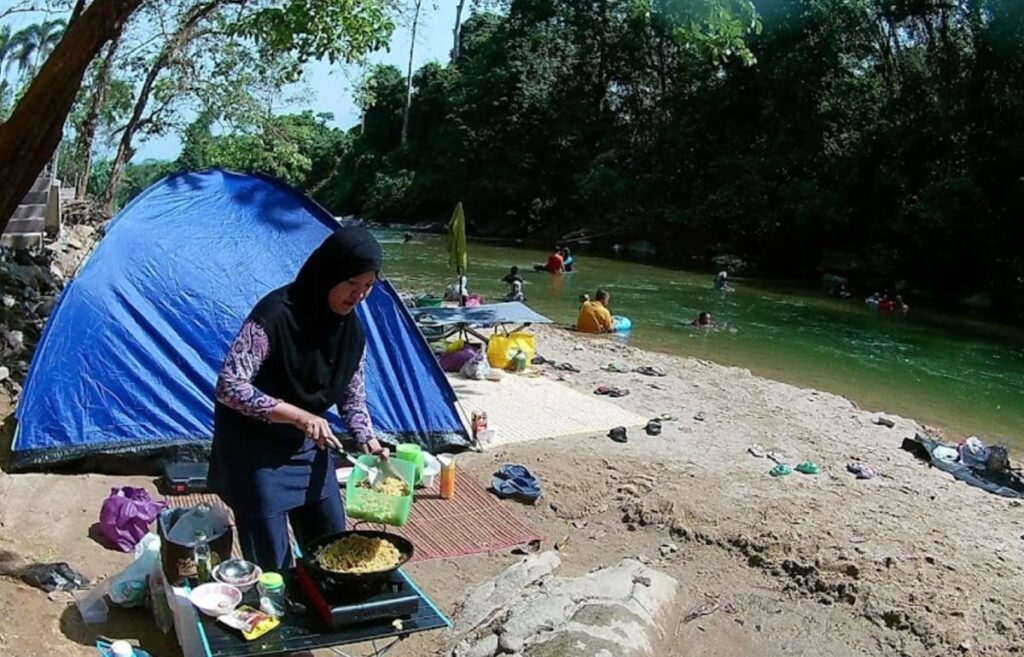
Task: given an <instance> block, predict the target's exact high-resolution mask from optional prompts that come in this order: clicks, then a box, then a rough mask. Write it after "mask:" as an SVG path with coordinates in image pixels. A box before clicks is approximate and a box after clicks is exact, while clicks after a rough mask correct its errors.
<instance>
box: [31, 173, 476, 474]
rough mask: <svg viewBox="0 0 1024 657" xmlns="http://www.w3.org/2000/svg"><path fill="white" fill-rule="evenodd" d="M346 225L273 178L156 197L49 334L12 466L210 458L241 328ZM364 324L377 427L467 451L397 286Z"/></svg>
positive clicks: (233, 178) (114, 234)
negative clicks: (217, 410)
mask: <svg viewBox="0 0 1024 657" xmlns="http://www.w3.org/2000/svg"><path fill="white" fill-rule="evenodd" d="M336 226H337V224H336V223H335V220H334V218H333V217H332V216H331V215H330V213H328V212H327V211H326V210H324V209H323V208H322V207H320V206H319V205H317V204H316V203H314V202H313V201H311V200H310V199H309V198H307V197H306V196H305V195H303V194H302V193H300V192H298V191H296V190H294V189H292V188H291V187H289V186H287V185H285V184H284V183H281V182H280V181H277V180H274V179H272V178H269V177H264V176H256V175H247V174H237V173H230V172H225V171H220V170H213V171H207V172H202V173H181V174H176V175H173V176H170V177H168V178H165V179H164V180H162V181H161V182H159V183H156V184H155V185H153V186H152V187H150V188H149V189H148V190H146V191H145V192H143V193H142V194H141V195H139V196H138V197H137V198H136V199H135V200H133V201H132V202H131V203H130V204H129V205H128V206H127V207H126V208H125V209H124V210H122V211H121V213H120V214H118V216H117V217H116V218H115V219H114V220H113V222H112V223H111V225H110V228H109V230H108V234H107V235H106V236H105V237H104V238H103V240H102V241H101V242H100V244H99V245H98V247H97V248H96V250H95V251H94V252H93V254H92V255H91V256H90V257H89V260H88V261H87V262H86V264H85V266H84V267H83V268H82V269H81V271H80V272H79V274H78V275H77V276H76V277H75V278H74V279H73V280H72V282H71V283H70V284H69V285H68V286H67V287H66V288H65V290H64V292H63V293H62V294H61V297H60V300H59V302H58V304H57V307H56V308H55V310H54V312H53V314H52V315H51V317H50V320H49V322H48V323H47V326H46V329H45V331H44V332H43V336H42V338H41V340H40V342H39V345H38V347H37V349H36V352H35V356H34V358H33V359H32V365H31V367H30V369H29V374H28V379H27V380H26V382H25V389H24V391H23V392H22V396H21V401H20V403H19V404H18V409H17V412H16V416H17V420H18V425H17V430H16V433H15V438H14V449H13V453H12V456H11V468H12V469H24V468H29V467H38V466H41V465H51V464H59V463H66V462H70V461H77V460H80V459H85V458H87V457H92V456H96V455H134V456H146V457H153V456H157V457H162V458H166V457H176V458H180V457H182V456H185V457H186V458H198V457H199V456H200V455H202V454H203V453H204V452H205V450H206V449H207V447H208V442H209V439H210V437H211V434H212V425H213V388H214V384H215V382H216V378H217V372H218V370H219V369H220V365H221V363H222V361H223V359H224V354H225V352H226V350H227V347H228V345H229V344H230V342H231V340H232V339H233V338H234V336H235V333H236V332H237V331H238V328H239V326H240V325H241V323H242V321H243V320H244V318H245V316H246V315H247V314H248V313H249V310H250V309H251V308H252V306H253V305H254V304H255V303H256V301H258V300H259V299H260V298H261V297H262V296H263V295H264V294H266V293H267V292H269V291H271V290H273V289H275V288H277V287H280V286H281V285H284V284H286V283H288V282H289V281H290V280H292V279H293V278H294V276H295V274H296V272H297V271H298V269H299V267H300V266H301V265H302V263H303V261H304V260H305V258H306V257H307V255H308V254H309V253H310V252H312V250H313V249H314V248H316V246H317V245H319V244H320V242H321V241H322V240H323V239H324V237H326V236H327V234H328V233H329V232H330V231H331V230H333V229H334V228H335V227H336ZM386 266H387V265H386V263H385V268H386ZM358 313H359V317H360V319H361V320H362V322H363V326H364V328H365V332H366V337H367V396H368V403H369V408H370V414H371V416H372V418H373V421H374V426H375V429H376V431H377V432H378V433H379V434H380V435H381V436H382V437H391V438H392V439H396V440H413V441H416V442H419V443H420V444H421V445H423V446H425V447H426V448H427V449H429V450H430V451H434V452H436V451H443V450H445V449H451V448H453V447H463V446H466V445H468V441H467V437H466V433H465V429H464V428H463V426H462V423H461V421H460V420H459V415H458V412H457V411H456V409H455V401H456V400H455V394H454V392H453V391H452V389H451V386H450V385H449V383H448V381H447V379H445V377H444V374H443V373H442V372H441V370H440V368H439V367H438V365H437V363H436V361H435V360H434V358H433V356H432V354H431V353H430V350H429V347H428V346H427V344H426V342H424V340H423V338H422V337H421V336H420V335H419V332H418V331H417V330H416V327H415V324H414V323H413V320H412V318H411V317H410V315H409V314H408V311H407V310H406V309H405V307H404V306H403V305H402V303H401V302H400V300H399V298H398V294H397V293H396V291H395V289H394V288H393V287H392V286H391V285H390V284H389V283H387V282H386V281H385V282H382V283H381V284H379V285H377V286H376V287H375V289H374V291H373V293H372V294H371V295H370V297H369V299H367V301H366V302H365V303H364V304H362V305H361V306H360V307H359V309H358ZM330 419H331V421H332V422H333V423H334V424H335V425H336V427H337V428H340V427H341V424H340V423H339V421H338V418H337V416H336V415H332V416H331V418H330Z"/></svg>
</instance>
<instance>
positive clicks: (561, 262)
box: [548, 249, 565, 274]
mask: <svg viewBox="0 0 1024 657" xmlns="http://www.w3.org/2000/svg"><path fill="white" fill-rule="evenodd" d="M548 273H549V274H562V273H565V259H564V258H562V252H561V251H560V250H558V249H555V252H554V253H552V254H551V255H550V256H549V257H548Z"/></svg>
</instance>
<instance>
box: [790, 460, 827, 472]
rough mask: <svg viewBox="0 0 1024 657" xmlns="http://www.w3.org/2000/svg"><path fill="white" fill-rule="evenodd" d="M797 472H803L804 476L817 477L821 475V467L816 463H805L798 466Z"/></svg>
mask: <svg viewBox="0 0 1024 657" xmlns="http://www.w3.org/2000/svg"><path fill="white" fill-rule="evenodd" d="M796 471H797V472H802V473H803V474H808V475H816V474H821V466H820V465H818V464H817V463H815V462H814V461H804V462H803V463H801V464H800V465H798V466H796Z"/></svg>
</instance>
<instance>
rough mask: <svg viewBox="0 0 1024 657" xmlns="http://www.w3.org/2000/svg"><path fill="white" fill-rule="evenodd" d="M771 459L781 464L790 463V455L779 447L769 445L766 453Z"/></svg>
mask: <svg viewBox="0 0 1024 657" xmlns="http://www.w3.org/2000/svg"><path fill="white" fill-rule="evenodd" d="M764 455H765V456H767V457H768V459H769V460H771V461H775V462H776V463H778V464H779V465H789V457H788V456H786V453H785V452H783V451H782V450H781V449H779V448H778V447H769V448H768V450H767V451H766V452H765V454H764Z"/></svg>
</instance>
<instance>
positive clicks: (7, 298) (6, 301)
mask: <svg viewBox="0 0 1024 657" xmlns="http://www.w3.org/2000/svg"><path fill="white" fill-rule="evenodd" d="M0 303H2V304H3V307H4V308H13V307H14V304H16V303H18V300H17V299H15V298H14V297H12V296H11V295H9V294H5V295H4V296H3V297H0Z"/></svg>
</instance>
